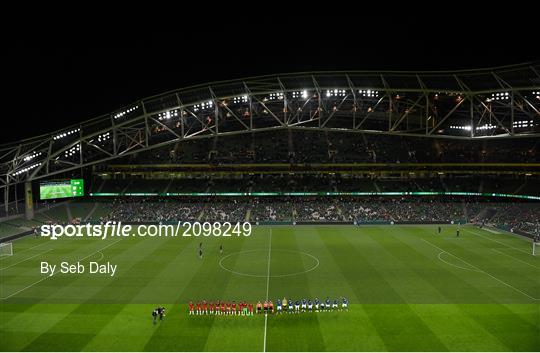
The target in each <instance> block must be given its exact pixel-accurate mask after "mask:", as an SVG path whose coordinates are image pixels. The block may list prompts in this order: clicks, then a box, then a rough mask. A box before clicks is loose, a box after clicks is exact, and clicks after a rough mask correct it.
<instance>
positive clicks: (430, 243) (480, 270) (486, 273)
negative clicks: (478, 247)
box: [420, 239, 540, 300]
mask: <svg viewBox="0 0 540 353" xmlns="http://www.w3.org/2000/svg"><path fill="white" fill-rule="evenodd" d="M420 240H422V241H424V242H426V243H428V244H429V245H431V246H432V247H434V248H436V249H439V250H440V251H442V252H445V253H447V254H448V255H452V256H453V257H455V258H456V259H458V260H460V261H462V262H463V263H465V264H467V265H469V266H471V267H472V268H474V269H476V270H478V272H481V273H483V274H485V275H487V276H489V277H491V278H493V279H494V280H496V281H497V282H499V283H501V284H504V285H505V286H507V287H508V288H511V289H513V290H515V291H516V292H518V293H521V294H522V295H524V296H526V297H527V298H529V299H532V300H540V299H539V298H535V297H533V296H531V295H529V294H527V293H525V292H524V291H522V290H521V289H518V288H516V287H514V286H512V285H511V284H508V283H506V282H505V281H503V280H502V279H499V278H497V277H495V276H493V275H492V274H490V273H488V272H486V271H484V270H482V269H481V268H479V267H477V266H474V265H472V264H470V263H468V262H467V261H465V260H463V259H462V258H460V257H458V256H456V255H454V254H452V253H451V252H448V251H446V250H444V249H441V248H439V247H438V246H437V245H435V244H433V243H432V242H430V241H429V240H425V239H420Z"/></svg>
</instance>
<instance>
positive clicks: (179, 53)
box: [0, 3, 540, 143]
mask: <svg viewBox="0 0 540 353" xmlns="http://www.w3.org/2000/svg"><path fill="white" fill-rule="evenodd" d="M308 4H309V3H308ZM313 4H315V3H313ZM313 4H312V5H313ZM313 6H314V5H313ZM336 6H337V4H336ZM531 6H532V5H531ZM334 7H335V6H334ZM519 11H520V12H515V13H512V12H507V11H504V12H499V13H498V14H487V13H484V14H483V15H482V16H480V15H478V14H475V15H469V16H465V15H457V14H450V15H448V14H446V15H442V14H443V13H446V12H445V10H444V9H439V10H437V12H436V13H435V14H428V15H412V14H400V13H399V12H397V13H396V14H394V15H384V16H383V15H373V14H369V13H364V12H361V11H360V12H358V11H357V12H353V13H348V12H347V11H337V12H326V10H325V9H324V8H319V9H318V10H317V11H310V13H307V14H306V13H291V12H287V11H282V12H280V11H277V12H274V13H271V14H263V13H262V12H254V13H250V14H239V13H225V14H220V15H213V16H201V17H204V19H201V17H195V16H190V15H186V14H181V15H178V18H177V19H176V20H169V17H167V18H164V19H163V20H159V19H155V18H154V19H153V20H148V19H144V18H142V19H141V18H137V19H133V21H130V22H127V23H125V22H124V21H120V22H119V23H116V24H113V25H109V24H110V21H109V22H107V25H105V24H102V23H101V22H100V21H99V19H92V21H91V25H88V23H89V22H85V23H84V24H83V25H80V26H79V25H78V24H77V18H75V19H72V20H71V21H70V23H68V24H66V25H64V24H63V23H62V22H57V23H56V24H55V25H50V24H44V25H41V23H39V24H36V25H35V27H29V28H28V27H26V28H25V29H20V28H19V29H17V30H11V31H9V32H7V33H8V34H7V36H6V37H7V38H5V41H4V44H3V46H2V47H3V50H2V51H3V62H4V64H3V71H4V72H3V73H2V83H3V87H4V88H5V89H6V88H7V94H6V95H5V96H4V99H3V101H4V106H6V108H5V111H4V116H3V117H2V122H3V123H4V128H2V129H1V133H0V143H6V142H11V141H16V140H19V139H22V138H27V137H32V136H34V135H37V134H42V133H48V132H51V131H54V130H56V129H59V128H62V127H63V126H65V125H68V124H73V123H77V122H80V121H83V120H86V119H89V118H92V117H95V116H98V115H101V114H105V113H108V112H110V111H112V110H114V109H116V108H118V107H121V106H123V105H125V104H127V103H130V102H132V101H134V100H137V99H139V98H143V97H145V96H149V95H153V94H158V93H161V92H164V91H167V90H171V89H175V88H181V87H183V86H188V85H193V84H198V83H204V82H208V81H216V80H223V79H233V78H241V77H245V76H251V75H263V74H272V73H280V72H293V71H309V70H383V69H392V70H441V69H462V68H463V69H467V68H479V67H490V66H499V65H508V64H516V63H521V62H525V61H533V60H538V59H539V57H540V55H539V54H538V22H537V14H535V13H534V11H526V9H520V10H519ZM464 12H466V11H464ZM200 13H201V14H203V13H204V12H200ZM113 20H114V19H113ZM113 22H115V21H113ZM535 42H536V50H535V44H534V43H535ZM6 124H7V125H6Z"/></svg>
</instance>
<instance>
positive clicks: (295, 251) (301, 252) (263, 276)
mask: <svg viewBox="0 0 540 353" xmlns="http://www.w3.org/2000/svg"><path fill="white" fill-rule="evenodd" d="M264 250H266V249H253V250H245V251H238V252H233V253H230V254H228V255H225V256H224V257H222V258H221V259H220V260H219V267H221V268H222V269H224V270H225V271H228V272H231V273H234V274H235V275H239V276H246V277H259V278H266V277H267V275H256V274H252V273H243V272H238V271H234V270H231V269H229V268H227V267H225V266H224V265H223V261H224V260H225V259H228V258H229V257H231V256H234V255H240V254H247V253H252V252H258V251H264ZM274 251H278V252H280V251H281V252H289V253H294V254H302V255H306V256H309V257H311V258H312V259H313V260H315V262H316V264H315V265H314V266H313V267H311V268H308V269H307V270H305V271H301V272H294V273H285V274H282V275H271V276H270V278H278V277H291V276H297V275H303V274H305V273H308V272H311V271H313V270H315V269H316V268H317V267H319V265H320V261H319V259H318V258H316V257H315V256H313V255H311V254H308V253H307V252H303V251H300V250H286V249H275V250H274Z"/></svg>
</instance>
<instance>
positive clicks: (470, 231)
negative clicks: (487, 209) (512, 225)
mask: <svg viewBox="0 0 540 353" xmlns="http://www.w3.org/2000/svg"><path fill="white" fill-rule="evenodd" d="M465 230H466V231H467V232H469V233H472V234H476V235H478V236H479V237H482V238H484V239H487V240H491V241H494V242H496V243H499V244H501V245H504V246H506V247H508V248H511V249H514V250H517V251H521V252H522V253H524V254H527V255H531V253H530V252H527V251H525V250H523V249H519V248H516V247H513V246H511V245H508V244H505V243H503V242H500V241H498V240H495V239H491V238H489V237H486V236H485V235H482V234H480V233H476V232H473V231H472V230H467V229H465Z"/></svg>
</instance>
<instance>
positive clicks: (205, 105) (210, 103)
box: [193, 101, 214, 112]
mask: <svg viewBox="0 0 540 353" xmlns="http://www.w3.org/2000/svg"><path fill="white" fill-rule="evenodd" d="M213 106H214V102H213V101H207V102H202V103H200V104H195V105H194V106H193V111H194V112H198V111H199V110H204V109H211V108H212V107H213Z"/></svg>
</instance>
